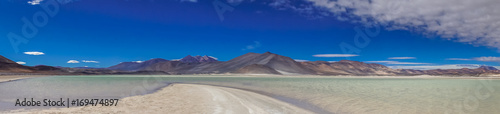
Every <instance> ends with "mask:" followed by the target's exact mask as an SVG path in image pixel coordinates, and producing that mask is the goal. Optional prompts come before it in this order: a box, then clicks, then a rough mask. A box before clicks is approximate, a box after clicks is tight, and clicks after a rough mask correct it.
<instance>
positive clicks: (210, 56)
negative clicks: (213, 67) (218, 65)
mask: <svg viewBox="0 0 500 114" xmlns="http://www.w3.org/2000/svg"><path fill="white" fill-rule="evenodd" d="M208 57H210V58H213V59H215V60H219V58H216V57H214V56H208Z"/></svg>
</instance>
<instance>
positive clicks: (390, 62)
mask: <svg viewBox="0 0 500 114" xmlns="http://www.w3.org/2000/svg"><path fill="white" fill-rule="evenodd" d="M365 62H367V63H384V64H393V65H422V64H430V63H414V62H399V61H365Z"/></svg>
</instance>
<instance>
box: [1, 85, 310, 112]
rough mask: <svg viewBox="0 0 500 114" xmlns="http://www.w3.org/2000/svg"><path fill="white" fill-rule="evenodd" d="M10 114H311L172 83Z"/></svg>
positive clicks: (257, 97)
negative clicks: (116, 97)
mask: <svg viewBox="0 0 500 114" xmlns="http://www.w3.org/2000/svg"><path fill="white" fill-rule="evenodd" d="M8 113H27V114H32V113H35V114H38V113H51V114H52V113H55V114H58V113H134V114H150V113H153V114H157V113H161V114H165V113H168V114H193V113H196V114H198V113H207V114H267V113H275V114H276V113H286V114H290V113H292V114H309V113H312V112H310V111H308V110H305V109H302V108H299V107H296V106H294V105H290V104H288V103H285V102H282V101H279V100H276V99H274V98H271V97H268V96H264V95H261V94H257V93H254V92H249V91H244V90H239V89H233V88H226V87H217V86H208V85H195V84H172V85H170V86H168V87H165V88H163V89H161V90H159V91H157V92H155V93H152V94H147V95H142V96H132V97H127V98H123V99H120V101H119V103H118V106H113V107H101V106H97V107H93V106H87V107H71V108H52V109H43V110H42V109H33V110H15V111H10V112H8Z"/></svg>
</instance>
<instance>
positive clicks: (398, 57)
mask: <svg viewBox="0 0 500 114" xmlns="http://www.w3.org/2000/svg"><path fill="white" fill-rule="evenodd" d="M387 59H417V58H416V57H389V58H387Z"/></svg>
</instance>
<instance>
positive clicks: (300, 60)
mask: <svg viewBox="0 0 500 114" xmlns="http://www.w3.org/2000/svg"><path fill="white" fill-rule="evenodd" d="M294 60H295V61H297V62H307V61H309V60H302V59H294Z"/></svg>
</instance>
